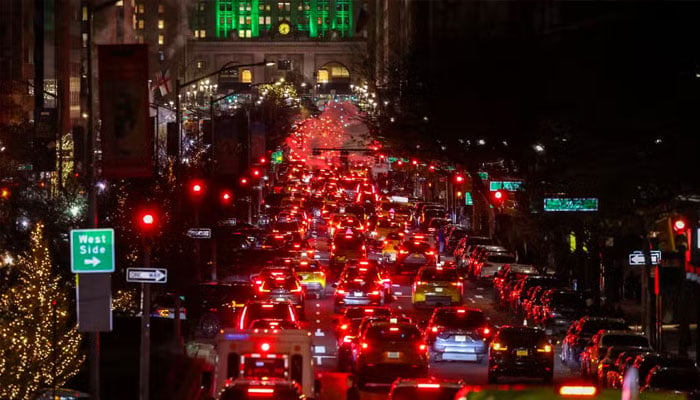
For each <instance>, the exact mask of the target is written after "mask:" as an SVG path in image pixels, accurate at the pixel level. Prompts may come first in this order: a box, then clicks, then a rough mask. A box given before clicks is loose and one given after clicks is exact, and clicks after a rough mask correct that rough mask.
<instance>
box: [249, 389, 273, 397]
mask: <svg viewBox="0 0 700 400" xmlns="http://www.w3.org/2000/svg"><path fill="white" fill-rule="evenodd" d="M248 393H250V394H252V395H256V394H257V395H263V396H264V395H271V394H274V393H275V389H272V388H257V387H252V388H248Z"/></svg>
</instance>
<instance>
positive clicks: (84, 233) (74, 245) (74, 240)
mask: <svg viewBox="0 0 700 400" xmlns="http://www.w3.org/2000/svg"><path fill="white" fill-rule="evenodd" d="M70 270H71V272H73V273H74V274H91V273H94V274H96V273H100V274H102V273H108V272H114V229H111V228H104V229H101V228H98V229H73V230H71V231H70Z"/></svg>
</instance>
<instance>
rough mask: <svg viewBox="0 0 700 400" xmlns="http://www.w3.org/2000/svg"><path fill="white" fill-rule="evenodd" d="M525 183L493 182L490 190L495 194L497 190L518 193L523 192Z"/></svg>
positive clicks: (490, 183) (490, 184)
mask: <svg viewBox="0 0 700 400" xmlns="http://www.w3.org/2000/svg"><path fill="white" fill-rule="evenodd" d="M522 186H523V183H522V182H520V181H491V182H489V190H490V191H492V192H495V191H496V190H501V189H503V190H508V191H510V192H517V191H518V190H522Z"/></svg>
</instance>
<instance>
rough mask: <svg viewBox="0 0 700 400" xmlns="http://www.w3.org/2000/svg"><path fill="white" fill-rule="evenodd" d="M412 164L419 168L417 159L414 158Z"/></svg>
mask: <svg viewBox="0 0 700 400" xmlns="http://www.w3.org/2000/svg"><path fill="white" fill-rule="evenodd" d="M411 164H413V166H414V167H417V166H418V160H416V159H415V158H414V159H413V160H411Z"/></svg>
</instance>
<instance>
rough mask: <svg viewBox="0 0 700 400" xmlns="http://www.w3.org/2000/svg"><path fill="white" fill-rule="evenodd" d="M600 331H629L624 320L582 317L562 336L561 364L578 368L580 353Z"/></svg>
mask: <svg viewBox="0 0 700 400" xmlns="http://www.w3.org/2000/svg"><path fill="white" fill-rule="evenodd" d="M601 329H609V330H617V331H620V330H629V327H628V326H627V324H626V323H625V320H623V319H621V318H607V317H593V316H584V317H581V318H580V319H579V320H578V321H574V322H573V323H572V326H570V327H569V330H568V332H567V334H566V336H564V339H563V340H562V345H561V356H560V358H561V362H562V364H564V365H568V366H569V367H572V368H578V367H579V364H580V357H581V353H582V352H583V350H584V349H585V347H586V345H587V344H588V342H589V341H590V340H591V338H592V337H593V335H595V334H596V333H598V332H599V331H600V330H601Z"/></svg>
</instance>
